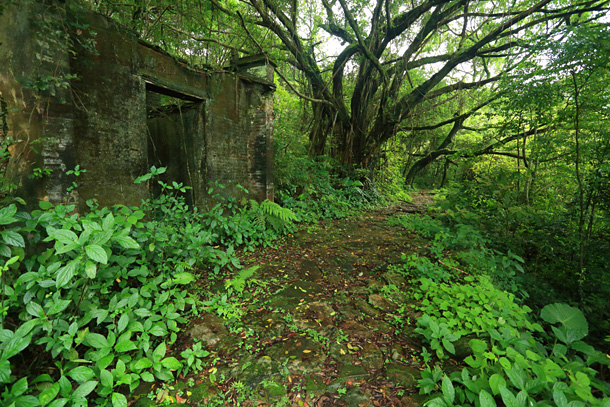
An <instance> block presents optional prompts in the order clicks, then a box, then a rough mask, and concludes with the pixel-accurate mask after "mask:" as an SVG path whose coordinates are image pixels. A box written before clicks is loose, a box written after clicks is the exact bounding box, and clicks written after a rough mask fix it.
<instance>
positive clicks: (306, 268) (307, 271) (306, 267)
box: [298, 260, 323, 281]
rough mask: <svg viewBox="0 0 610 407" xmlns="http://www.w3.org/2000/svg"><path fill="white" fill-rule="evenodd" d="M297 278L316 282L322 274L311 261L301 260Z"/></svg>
mask: <svg viewBox="0 0 610 407" xmlns="http://www.w3.org/2000/svg"><path fill="white" fill-rule="evenodd" d="M298 276H299V278H302V279H303V280H306V281H318V280H319V279H320V278H322V276H323V274H322V272H321V271H320V268H319V267H318V265H317V264H316V263H315V262H314V261H313V260H303V261H302V262H301V267H300V270H299V271H298Z"/></svg>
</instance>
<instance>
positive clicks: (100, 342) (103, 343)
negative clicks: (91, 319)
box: [87, 332, 108, 349]
mask: <svg viewBox="0 0 610 407" xmlns="http://www.w3.org/2000/svg"><path fill="white" fill-rule="evenodd" d="M87 343H88V344H89V345H90V346H93V347H94V348H98V349H100V348H107V347H108V341H107V340H106V337H104V336H103V335H100V334H96V333H92V332H90V333H88V334H87Z"/></svg>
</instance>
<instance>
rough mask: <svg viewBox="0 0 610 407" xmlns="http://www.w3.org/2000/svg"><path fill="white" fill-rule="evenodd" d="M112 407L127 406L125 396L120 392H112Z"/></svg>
mask: <svg viewBox="0 0 610 407" xmlns="http://www.w3.org/2000/svg"><path fill="white" fill-rule="evenodd" d="M112 407H127V398H126V397H125V396H124V395H122V394H121V393H112Z"/></svg>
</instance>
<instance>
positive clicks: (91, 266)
mask: <svg viewBox="0 0 610 407" xmlns="http://www.w3.org/2000/svg"><path fill="white" fill-rule="evenodd" d="M85 274H86V275H87V277H89V278H91V279H93V278H95V276H96V275H97V265H96V264H95V263H93V262H92V261H90V260H87V263H86V264H85Z"/></svg>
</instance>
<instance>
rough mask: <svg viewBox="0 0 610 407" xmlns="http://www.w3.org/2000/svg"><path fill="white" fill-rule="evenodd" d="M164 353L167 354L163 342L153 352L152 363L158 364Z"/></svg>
mask: <svg viewBox="0 0 610 407" xmlns="http://www.w3.org/2000/svg"><path fill="white" fill-rule="evenodd" d="M165 352H167V346H166V345H165V342H161V343H160V344H159V346H157V347H156V348H155V350H154V351H153V361H154V362H159V361H160V360H161V359H163V357H164V356H165Z"/></svg>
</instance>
